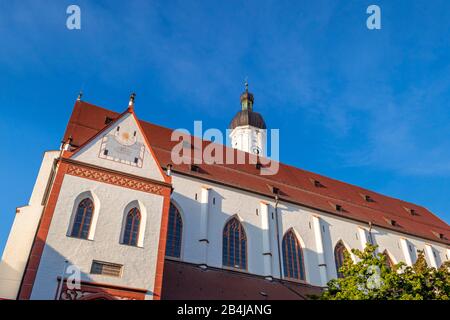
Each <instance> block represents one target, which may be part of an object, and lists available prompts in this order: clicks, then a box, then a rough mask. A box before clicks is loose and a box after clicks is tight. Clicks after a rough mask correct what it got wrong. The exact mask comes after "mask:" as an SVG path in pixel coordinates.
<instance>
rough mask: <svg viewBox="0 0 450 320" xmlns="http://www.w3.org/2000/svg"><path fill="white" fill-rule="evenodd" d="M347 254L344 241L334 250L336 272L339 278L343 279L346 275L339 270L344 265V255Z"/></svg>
mask: <svg viewBox="0 0 450 320" xmlns="http://www.w3.org/2000/svg"><path fill="white" fill-rule="evenodd" d="M345 252H347V249H346V248H345V246H344V244H343V243H342V241H339V242H338V243H337V244H336V247H335V248H334V261H335V263H336V272H337V276H338V278H343V277H344V275H343V274H342V272H340V271H339V269H340V268H341V267H342V266H343V265H344V257H345V255H344V253H345Z"/></svg>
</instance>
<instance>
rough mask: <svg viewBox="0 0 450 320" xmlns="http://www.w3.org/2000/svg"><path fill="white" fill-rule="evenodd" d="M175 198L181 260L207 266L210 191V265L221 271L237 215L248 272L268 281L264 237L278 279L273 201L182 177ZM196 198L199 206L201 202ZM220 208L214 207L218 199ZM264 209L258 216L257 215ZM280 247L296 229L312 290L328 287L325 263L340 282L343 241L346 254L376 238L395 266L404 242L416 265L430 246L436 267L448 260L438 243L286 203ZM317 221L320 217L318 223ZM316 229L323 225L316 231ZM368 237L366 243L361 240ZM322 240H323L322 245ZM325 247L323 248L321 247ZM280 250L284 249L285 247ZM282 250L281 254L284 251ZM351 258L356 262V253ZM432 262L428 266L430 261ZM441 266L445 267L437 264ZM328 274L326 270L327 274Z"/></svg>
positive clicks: (281, 213)
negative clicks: (338, 249)
mask: <svg viewBox="0 0 450 320" xmlns="http://www.w3.org/2000/svg"><path fill="white" fill-rule="evenodd" d="M172 178H173V180H172V181H173V186H174V192H173V194H172V198H173V199H174V200H175V201H176V203H177V204H178V205H179V207H180V209H181V211H182V213H183V219H184V220H183V242H182V252H183V255H182V260H184V261H187V262H192V263H199V264H201V263H204V262H203V260H202V253H201V252H202V249H201V245H200V244H199V241H198V240H199V239H200V233H199V226H200V224H201V223H200V219H201V218H200V217H201V215H200V213H201V204H200V196H201V190H202V188H204V187H205V186H206V187H207V188H209V199H208V201H209V219H208V231H207V234H208V240H209V245H208V251H207V252H208V254H207V256H208V257H207V264H208V265H209V266H214V267H222V232H223V227H224V226H225V223H226V221H228V219H229V218H231V217H232V216H233V215H238V217H239V218H240V219H241V220H242V223H243V225H244V228H245V231H246V234H247V241H248V248H247V250H248V272H250V273H254V274H258V275H261V276H267V270H268V268H267V261H266V258H264V255H263V253H265V252H266V251H267V245H265V243H266V242H265V241H266V240H265V237H266V236H267V234H269V236H270V238H271V239H270V248H271V253H272V265H271V268H270V270H271V273H272V276H273V277H279V261H278V256H277V253H278V244H277V240H276V224H275V222H276V220H275V218H274V216H273V215H272V213H274V201H273V199H271V198H268V197H264V196H259V195H256V194H252V193H250V192H244V191H241V190H238V189H235V188H231V187H227V186H223V185H220V184H217V183H210V182H205V181H201V180H199V179H196V178H192V177H188V176H185V175H180V174H176V173H174V174H173V177H172ZM196 194H197V200H196ZM214 198H215V204H214V205H213V204H212V202H213V199H214ZM261 201H263V202H265V203H267V204H268V206H267V208H268V217H269V219H268V223H267V224H268V227H269V232H268V233H267V232H266V231H265V229H266V227H267V224H266V223H265V222H264V216H261ZM256 209H259V211H258V212H259V214H258V215H257V214H256ZM278 212H279V229H280V242H281V241H282V238H283V235H284V234H285V233H286V232H287V231H288V230H289V229H291V228H293V229H294V230H295V233H296V234H297V236H298V238H299V241H300V243H301V245H302V248H303V253H304V258H305V268H306V274H307V275H306V280H307V282H309V283H311V284H313V285H323V282H324V276H323V275H322V276H321V271H320V267H319V264H321V262H320V260H321V259H323V260H324V262H325V265H326V266H325V269H326V280H330V279H332V278H335V277H336V267H335V260H334V248H335V246H336V244H337V242H338V241H342V242H343V243H344V245H345V246H346V248H347V249H348V250H349V252H350V250H351V249H352V248H356V249H360V250H361V249H363V243H366V242H367V241H369V240H370V237H371V238H372V241H373V242H374V243H375V244H378V245H379V249H378V252H383V251H384V250H387V251H388V253H389V255H390V256H391V258H392V260H393V261H394V263H397V262H400V261H405V255H404V253H403V251H402V249H401V245H400V240H401V239H402V238H405V239H407V242H408V243H410V244H411V248H412V249H411V250H412V251H414V252H411V256H412V259H413V262H414V261H415V257H416V255H415V252H416V251H415V250H417V249H420V250H423V249H425V245H426V244H427V243H431V247H432V248H433V250H434V251H435V252H436V254H437V258H436V261H437V264H438V265H439V264H440V262H442V261H445V260H447V257H446V254H448V253H447V251H448V248H447V246H445V245H443V244H440V243H438V242H432V241H431V242H430V241H428V240H426V241H425V240H423V239H420V238H417V237H413V236H409V235H405V234H401V233H398V232H394V231H390V230H387V229H384V228H380V227H373V228H372V229H371V230H370V233H369V225H368V224H366V223H362V222H357V221H353V220H350V219H347V218H344V217H342V218H339V217H338V216H334V215H332V214H327V213H324V212H320V211H316V210H313V209H310V208H305V207H301V206H298V205H294V204H291V203H285V202H281V203H280V204H279V207H278ZM314 217H318V220H317V221H315V220H314ZM314 223H316V224H317V223H318V224H317V225H318V227H319V228H317V225H316V227H315V225H314ZM316 229H320V231H321V237H319V238H318V237H317V234H316V232H315V230H316ZM362 237H364V239H363V238H362ZM318 239H319V240H318ZM318 241H322V248H320V246H319V245H318ZM280 248H281V243H280ZM321 249H322V250H323V258H319V256H320V250H321ZM281 250H282V249H281ZM351 256H352V258H353V259H354V260H355V261H356V260H357V259H356V257H355V255H354V254H352V253H351ZM427 260H429V259H428V258H427ZM438 261H440V262H438ZM324 271H325V270H324Z"/></svg>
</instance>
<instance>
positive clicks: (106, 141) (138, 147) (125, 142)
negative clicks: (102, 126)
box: [99, 127, 145, 168]
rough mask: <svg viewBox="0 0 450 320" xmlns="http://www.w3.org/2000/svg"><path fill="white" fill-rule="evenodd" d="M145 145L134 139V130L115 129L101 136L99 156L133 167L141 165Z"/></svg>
mask: <svg viewBox="0 0 450 320" xmlns="http://www.w3.org/2000/svg"><path fill="white" fill-rule="evenodd" d="M144 153H145V146H144V144H143V143H141V142H138V141H137V139H136V131H133V132H129V131H127V130H122V131H121V130H120V127H117V130H116V131H115V132H114V134H107V135H105V136H104V137H103V139H102V143H101V146H100V153H99V157H100V158H102V159H108V160H112V161H116V162H120V163H123V164H127V165H130V166H134V167H139V168H141V167H142V163H143V160H144Z"/></svg>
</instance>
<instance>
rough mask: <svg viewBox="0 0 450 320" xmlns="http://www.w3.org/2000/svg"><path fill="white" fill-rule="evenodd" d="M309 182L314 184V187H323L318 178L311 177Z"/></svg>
mask: <svg viewBox="0 0 450 320" xmlns="http://www.w3.org/2000/svg"><path fill="white" fill-rule="evenodd" d="M311 182H312V184H313V185H314V187H316V188H324V187H325V186H324V185H323V184H322V183H321V182H320V181H319V180H316V179H311Z"/></svg>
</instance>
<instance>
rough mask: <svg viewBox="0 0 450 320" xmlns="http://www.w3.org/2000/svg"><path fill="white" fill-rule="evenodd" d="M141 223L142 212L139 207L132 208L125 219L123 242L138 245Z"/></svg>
mask: <svg viewBox="0 0 450 320" xmlns="http://www.w3.org/2000/svg"><path fill="white" fill-rule="evenodd" d="M140 225H141V213H140V211H139V209H138V208H133V209H131V210H130V211H129V212H128V214H127V216H126V221H125V231H124V233H123V242H122V243H123V244H128V245H130V246H136V245H137V243H138V240H139V227H140Z"/></svg>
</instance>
